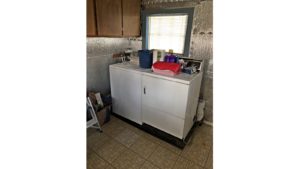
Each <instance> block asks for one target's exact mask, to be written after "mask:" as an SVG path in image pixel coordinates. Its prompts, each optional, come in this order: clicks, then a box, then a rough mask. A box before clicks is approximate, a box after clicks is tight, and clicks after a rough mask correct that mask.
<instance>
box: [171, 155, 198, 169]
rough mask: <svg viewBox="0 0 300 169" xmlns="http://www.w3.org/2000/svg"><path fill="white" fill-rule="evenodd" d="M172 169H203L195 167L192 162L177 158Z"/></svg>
mask: <svg viewBox="0 0 300 169" xmlns="http://www.w3.org/2000/svg"><path fill="white" fill-rule="evenodd" d="M173 169H203V168H202V167H200V166H198V165H196V164H195V163H193V162H192V161H189V160H187V159H184V158H182V157H179V158H178V160H177V161H176V163H175V165H174V167H173Z"/></svg>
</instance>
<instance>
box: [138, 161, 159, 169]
mask: <svg viewBox="0 0 300 169" xmlns="http://www.w3.org/2000/svg"><path fill="white" fill-rule="evenodd" d="M141 169H159V168H158V167H156V166H155V165H153V164H151V163H150V162H149V161H145V162H144V164H143V165H142V167H141Z"/></svg>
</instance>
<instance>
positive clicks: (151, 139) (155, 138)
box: [142, 132, 163, 145]
mask: <svg viewBox="0 0 300 169" xmlns="http://www.w3.org/2000/svg"><path fill="white" fill-rule="evenodd" d="M142 136H143V137H144V138H146V139H148V140H149V141H151V142H154V143H156V144H159V145H161V144H162V143H161V142H163V140H161V139H159V138H157V137H156V136H153V135H151V134H149V133H147V132H144V133H143V135H142Z"/></svg>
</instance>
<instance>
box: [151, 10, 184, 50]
mask: <svg viewBox="0 0 300 169" xmlns="http://www.w3.org/2000/svg"><path fill="white" fill-rule="evenodd" d="M187 20H188V16H187V15H172V16H149V17H148V21H149V25H148V26H149V27H148V30H149V31H148V48H149V49H164V50H165V51H169V49H173V52H174V53H179V54H183V52H184V42H185V34H186V28H187Z"/></svg>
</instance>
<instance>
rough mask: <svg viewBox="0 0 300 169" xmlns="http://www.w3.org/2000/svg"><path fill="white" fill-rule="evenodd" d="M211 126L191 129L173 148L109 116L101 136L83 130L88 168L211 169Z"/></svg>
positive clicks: (92, 131)
mask: <svg viewBox="0 0 300 169" xmlns="http://www.w3.org/2000/svg"><path fill="white" fill-rule="evenodd" d="M212 130H213V129H212V127H210V126H208V125H205V124H203V125H202V126H199V127H197V128H195V130H194V132H193V135H192V137H191V139H190V141H189V143H188V144H187V145H186V146H185V148H184V149H180V148H177V147H175V146H173V145H171V144H169V143H167V142H165V141H163V140H160V139H158V138H156V137H154V136H152V135H150V134H148V133H146V132H144V131H142V130H140V129H138V128H136V127H134V126H132V125H130V124H127V123H126V122H123V121H122V120H120V119H118V118H116V117H114V116H111V120H110V121H109V122H108V123H107V124H105V125H104V126H103V133H100V132H97V131H96V130H95V129H88V130H87V168H88V169H114V168H115V169H136V168H141V169H212V168H213V165H212V162H213V159H212V157H213V149H212Z"/></svg>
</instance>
